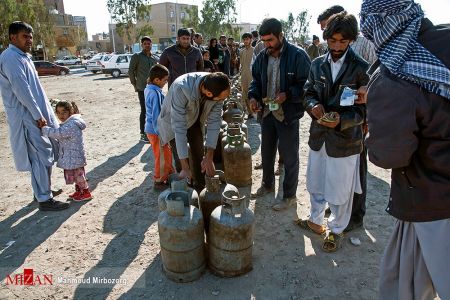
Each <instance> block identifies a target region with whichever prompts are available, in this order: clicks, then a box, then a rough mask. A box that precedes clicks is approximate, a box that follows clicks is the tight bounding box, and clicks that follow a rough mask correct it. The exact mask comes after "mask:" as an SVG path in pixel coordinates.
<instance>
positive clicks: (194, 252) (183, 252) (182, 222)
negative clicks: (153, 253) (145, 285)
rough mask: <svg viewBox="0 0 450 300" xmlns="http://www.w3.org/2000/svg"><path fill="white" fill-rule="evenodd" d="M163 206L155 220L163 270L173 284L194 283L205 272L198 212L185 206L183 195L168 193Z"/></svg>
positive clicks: (200, 216)
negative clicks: (156, 220)
mask: <svg viewBox="0 0 450 300" xmlns="http://www.w3.org/2000/svg"><path fill="white" fill-rule="evenodd" d="M166 203H167V208H166V210H164V211H162V212H161V213H160V214H159V217H158V232H159V242H160V245H161V260H162V263H163V270H164V272H165V274H166V276H167V277H168V278H169V279H171V280H173V281H176V282H190V281H194V280H196V279H197V278H199V277H200V276H201V275H202V273H203V272H204V270H205V253H204V232H203V217H202V213H201V212H200V210H198V209H197V208H196V207H194V206H192V205H187V203H188V194H187V192H180V191H177V192H171V193H170V194H169V195H167V198H166Z"/></svg>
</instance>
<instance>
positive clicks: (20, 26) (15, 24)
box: [8, 21, 33, 39]
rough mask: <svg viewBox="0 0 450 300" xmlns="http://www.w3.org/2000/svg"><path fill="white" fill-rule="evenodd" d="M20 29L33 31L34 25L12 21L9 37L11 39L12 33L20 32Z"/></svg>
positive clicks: (28, 31)
mask: <svg viewBox="0 0 450 300" xmlns="http://www.w3.org/2000/svg"><path fill="white" fill-rule="evenodd" d="M20 31H25V32H27V33H33V27H31V25H30V24H28V23H25V22H22V21H15V22H12V23H11V24H10V25H9V28H8V35H9V39H11V35H13V34H18V33H19V32H20Z"/></svg>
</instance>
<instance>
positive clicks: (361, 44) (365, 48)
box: [351, 35, 377, 64]
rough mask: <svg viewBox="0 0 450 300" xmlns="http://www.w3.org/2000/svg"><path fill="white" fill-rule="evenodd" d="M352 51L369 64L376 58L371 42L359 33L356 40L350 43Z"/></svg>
mask: <svg viewBox="0 0 450 300" xmlns="http://www.w3.org/2000/svg"><path fill="white" fill-rule="evenodd" d="M351 47H352V49H353V51H354V52H355V53H356V54H358V55H359V56H361V57H362V58H364V59H365V60H366V61H367V62H368V63H369V64H373V63H374V62H375V61H376V60H377V54H376V53H375V47H374V46H373V44H372V42H371V41H369V40H368V39H366V38H365V37H364V36H362V35H360V36H358V38H357V39H356V41H355V42H354V43H353V44H352V46H351Z"/></svg>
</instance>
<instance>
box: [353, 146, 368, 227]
mask: <svg viewBox="0 0 450 300" xmlns="http://www.w3.org/2000/svg"><path fill="white" fill-rule="evenodd" d="M359 157H360V163H359V177H360V179H361V189H362V194H356V193H355V194H353V205H352V215H351V217H350V220H352V221H354V222H360V221H362V220H363V218H364V215H365V214H366V196H367V148H366V146H365V145H364V143H363V151H362V152H361V154H360V156H359Z"/></svg>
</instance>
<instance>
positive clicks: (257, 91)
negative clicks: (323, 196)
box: [248, 18, 311, 210]
mask: <svg viewBox="0 0 450 300" xmlns="http://www.w3.org/2000/svg"><path fill="white" fill-rule="evenodd" d="M259 34H260V37H261V41H262V42H263V43H264V45H265V48H266V49H265V50H264V51H261V53H259V54H258V56H257V57H256V60H255V62H254V64H253V67H252V75H253V81H252V82H251V84H250V89H249V93H248V97H249V99H250V105H251V108H252V110H254V111H256V110H261V111H262V122H261V158H262V165H263V179H262V183H261V186H260V187H259V188H258V190H257V191H256V192H255V193H253V194H252V196H253V197H261V196H264V195H266V194H268V193H273V192H274V183H275V174H274V163H275V154H276V151H277V145H278V151H279V153H280V156H281V157H283V160H284V169H285V176H284V180H283V198H282V199H281V200H280V201H279V202H278V203H276V204H275V205H274V206H272V208H273V209H274V210H284V209H287V208H288V207H289V206H293V205H295V204H296V199H297V198H296V193H297V184H298V173H299V157H298V155H299V139H300V138H299V119H300V118H301V117H302V116H303V113H304V109H303V105H302V100H303V86H304V84H305V82H306V80H307V78H308V72H309V68H310V64H311V63H310V60H309V58H308V55H307V54H306V52H305V51H304V50H303V49H300V48H298V47H296V46H295V45H293V44H291V43H289V42H288V41H287V40H286V39H285V38H284V36H283V33H282V27H281V22H280V21H279V20H277V19H274V18H270V19H265V20H264V21H263V22H262V24H261V27H260V28H259Z"/></svg>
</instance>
